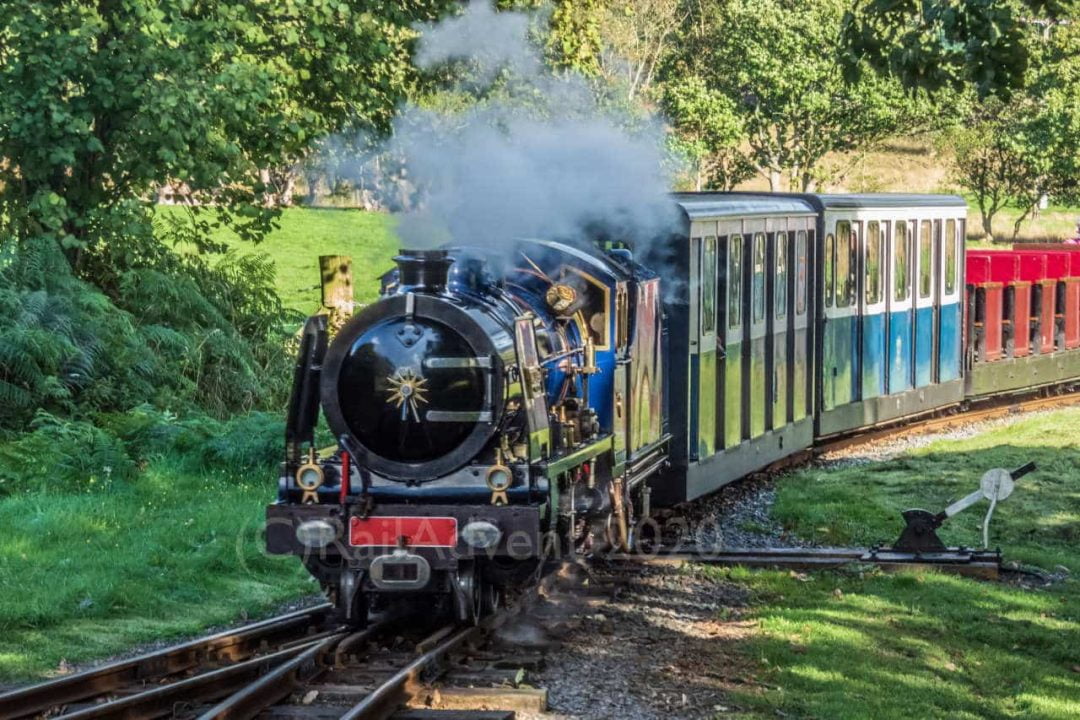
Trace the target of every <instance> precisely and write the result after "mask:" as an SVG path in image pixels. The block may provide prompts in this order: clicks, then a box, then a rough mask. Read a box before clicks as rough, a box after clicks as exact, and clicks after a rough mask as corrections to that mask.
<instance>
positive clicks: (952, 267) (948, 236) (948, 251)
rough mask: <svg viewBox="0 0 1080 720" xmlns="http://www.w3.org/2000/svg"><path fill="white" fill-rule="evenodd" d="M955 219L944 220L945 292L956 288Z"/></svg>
mask: <svg viewBox="0 0 1080 720" xmlns="http://www.w3.org/2000/svg"><path fill="white" fill-rule="evenodd" d="M956 255H957V252H956V221H955V220H946V221H945V294H946V295H952V294H953V291H954V290H956Z"/></svg>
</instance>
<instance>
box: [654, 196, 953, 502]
mask: <svg viewBox="0 0 1080 720" xmlns="http://www.w3.org/2000/svg"><path fill="white" fill-rule="evenodd" d="M674 198H675V201H676V203H677V204H678V206H679V208H680V210H681V212H682V215H683V224H684V227H683V229H682V232H681V233H680V234H679V236H678V238H677V240H676V243H675V247H676V255H675V258H674V262H671V259H669V260H668V262H669V266H673V267H674V268H675V273H676V277H675V278H671V279H670V280H669V283H671V284H673V285H674V286H675V287H676V288H677V291H676V292H674V293H672V292H670V291H669V293H668V294H669V301H668V303H667V305H666V312H667V316H668V327H669V344H668V353H669V356H670V363H669V367H670V368H671V374H670V377H669V379H668V382H669V395H668V398H669V403H672V405H671V406H670V408H669V410H670V412H669V418H670V425H671V432H672V445H671V457H670V471H669V473H668V474H667V476H665V478H663V479H662V480H658V481H656V482H654V492H655V493H656V494H657V500H658V501H659V502H671V501H673V500H688V499H693V498H695V497H699V496H701V495H705V494H707V493H709V492H712V491H714V490H716V489H717V488H719V487H721V486H722V485H725V484H727V483H728V482H731V481H732V480H735V479H737V478H740V477H743V476H745V475H746V474H748V473H750V472H753V471H754V470H758V469H760V468H762V467H765V466H767V465H769V464H771V463H774V462H776V461H777V460H781V459H783V458H784V457H786V456H788V455H791V454H792V453H795V452H798V451H800V450H804V449H806V448H808V447H810V446H811V445H812V444H813V441H814V438H815V437H828V436H830V435H837V434H840V433H845V432H850V431H852V430H857V429H859V428H863V427H870V426H874V425H879V424H881V423H885V422H889V421H893V420H897V419H899V418H903V417H905V416H909V415H917V414H920V413H925V412H929V411H933V410H935V409H937V408H941V407H945V406H949V405H955V404H958V403H960V402H961V401H963V399H964V381H963V377H962V374H963V373H962V368H963V362H962V354H963V350H962V330H963V327H962V326H963V321H962V317H963V302H962V291H963V288H964V279H963V238H964V232H965V218H966V214H967V205H966V204H965V203H964V201H963V199H962V198H959V197H956V196H948V195H906V194H903V195H902V194H879V195H755V194H751V193H681V194H677V195H675V196H674ZM665 279H666V280H667V278H665ZM682 408H685V412H684V411H683V410H682Z"/></svg>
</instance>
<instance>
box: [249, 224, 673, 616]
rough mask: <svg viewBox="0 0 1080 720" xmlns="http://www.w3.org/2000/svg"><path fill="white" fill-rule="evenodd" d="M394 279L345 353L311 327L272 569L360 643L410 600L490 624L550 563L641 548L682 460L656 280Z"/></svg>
mask: <svg viewBox="0 0 1080 720" xmlns="http://www.w3.org/2000/svg"><path fill="white" fill-rule="evenodd" d="M395 260H396V264H397V267H396V269H395V270H393V271H391V272H390V273H388V274H387V275H386V276H384V277H383V291H382V295H381V297H380V299H379V300H378V301H377V302H375V303H373V304H371V305H370V306H368V307H366V308H364V309H363V310H361V311H360V312H359V313H357V314H356V315H355V316H354V317H353V318H352V319H351V320H349V321H348V322H347V323H346V324H345V325H344V326H343V327H342V328H341V329H340V330H339V331H338V332H337V333H336V334H334V335H333V337H331V336H330V332H329V329H328V327H327V321H326V318H325V317H323V316H315V317H312V318H310V319H309V320H308V321H307V323H306V325H305V327H304V330H303V333H302V336H301V348H300V352H299V359H298V362H297V366H296V372H295V377H294V383H293V392H292V397H291V400H290V404H289V410H288V421H287V430H286V434H287V443H286V444H287V452H286V460H285V463H284V465H283V472H282V474H281V480H280V486H279V498H278V502H277V503H275V504H273V505H271V506H269V508H268V513H267V544H268V549H269V551H270V552H272V553H287V554H297V555H300V556H301V557H302V559H303V561H304V563H305V565H306V566H307V568H308V569H309V571H310V572H312V573H313V574H314V575H315V576H316V577H317V578H318V579H319V580H320V582H321V583H322V584H323V585H324V587H325V588H326V589H327V590H328V592H329V594H330V596H331V597H332V599H333V601H334V602H335V605H336V607H337V608H338V610H339V611H340V613H341V615H342V616H343V618H344V619H346V620H348V621H349V622H352V623H355V624H362V623H363V622H365V621H366V618H367V616H368V613H369V610H370V609H371V607H372V604H375V605H380V604H385V603H387V602H390V603H393V602H395V601H396V600H399V599H401V598H403V597H410V598H412V597H423V598H425V599H426V600H427V601H429V602H434V603H436V604H440V605H445V606H446V608H447V609H448V610H450V611H452V612H453V613H454V614H455V615H456V616H457V617H458V618H459V619H461V620H465V621H469V620H475V619H477V618H478V617H479V616H480V615H482V614H483V613H484V611H485V609H487V608H489V607H492V606H494V605H495V604H497V603H498V601H499V598H500V595H501V594H502V593H503V592H504V591H505V590H506V589H507V588H510V587H512V586H514V585H515V584H517V583H519V582H521V581H523V580H524V579H526V578H528V577H530V576H532V574H533V573H534V572H535V571H536V570H537V569H538V566H539V564H540V563H542V562H543V560H544V559H545V558H549V557H552V556H555V555H558V554H562V553H566V552H587V551H589V550H590V549H593V548H595V547H597V546H605V547H620V548H629V547H630V545H631V544H632V537H631V535H632V532H633V530H632V529H633V526H634V516H635V512H640V511H641V510H642V509H644V510H646V511H647V507H643V505H647V503H648V493H647V488H646V481H647V480H648V478H649V477H650V476H652V475H653V474H654V473H656V472H657V471H658V470H660V469H661V467H662V465H663V462H664V458H665V456H666V448H665V445H666V442H667V435H666V431H665V427H664V422H663V418H664V417H665V413H664V412H663V407H662V403H663V397H662V390H663V383H662V375H661V371H662V367H661V358H662V355H663V352H662V343H663V340H664V334H663V329H662V324H661V298H660V292H659V279H658V278H657V277H656V276H655V274H653V273H651V272H649V271H648V270H646V269H645V268H644V267H642V266H641V265H639V264H637V263H636V262H635V261H634V259H633V257H632V255H631V253H630V252H629V251H627V250H625V249H611V250H603V249H600V248H598V247H595V246H578V245H573V244H567V243H557V242H548V241H540V240H537V241H520V242H517V243H516V244H515V245H514V246H513V247H512V248H510V249H503V250H500V251H498V252H495V251H492V250H488V249H483V248H467V247H462V248H452V249H440V250H420V251H414V250H403V251H401V253H400V255H399V256H398V257H397V258H396V259H395ZM320 410H321V412H322V415H323V416H324V417H325V421H326V426H327V427H328V428H329V431H330V432H331V433H332V435H333V438H334V440H335V445H334V446H333V447H332V448H329V449H324V450H320V449H318V448H317V447H316V435H317V432H316V431H317V428H318V426H319V422H318V420H319V413H320ZM635 507H636V508H637V510H636V511H635Z"/></svg>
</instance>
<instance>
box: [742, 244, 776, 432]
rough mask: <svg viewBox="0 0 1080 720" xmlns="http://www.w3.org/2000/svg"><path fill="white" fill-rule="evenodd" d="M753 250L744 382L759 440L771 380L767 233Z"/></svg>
mask: <svg viewBox="0 0 1080 720" xmlns="http://www.w3.org/2000/svg"><path fill="white" fill-rule="evenodd" d="M751 238H752V244H751V246H750V322H749V323H748V324H747V325H746V330H747V333H746V335H745V336H744V342H746V343H747V347H748V349H749V352H748V353H746V356H747V357H746V360H745V361H744V364H743V369H744V370H745V371H746V374H747V379H746V380H744V381H743V387H744V388H745V389H746V391H747V392H746V397H747V399H748V400H749V403H748V405H749V415H750V417H749V428H750V437H751V438H756V437H758V436H760V435H762V434H763V433H764V432H765V414H766V407H767V406H768V402H769V385H770V384H771V383H770V378H769V372H768V365H769V363H768V362H767V355H766V352H765V346H766V344H767V337H768V329H769V317H768V307H767V305H768V303H767V302H766V284H765V275H766V274H767V273H768V270H769V266H768V240H767V238H766V236H765V233H764V232H761V231H759V232H755V233H753V235H751Z"/></svg>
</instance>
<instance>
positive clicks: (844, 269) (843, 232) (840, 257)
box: [836, 221, 855, 307]
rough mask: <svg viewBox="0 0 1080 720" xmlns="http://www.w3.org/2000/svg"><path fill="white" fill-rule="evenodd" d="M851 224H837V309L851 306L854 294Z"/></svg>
mask: <svg viewBox="0 0 1080 720" xmlns="http://www.w3.org/2000/svg"><path fill="white" fill-rule="evenodd" d="M853 245H854V243H853V242H852V239H851V223H849V222H847V221H844V222H838V223H836V307H848V306H849V305H851V300H852V296H853V295H854V294H855V293H854V287H853V285H854V270H855V267H854V265H855V264H854V263H853V262H852V261H851V255H852V252H851V250H852V246H853Z"/></svg>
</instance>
